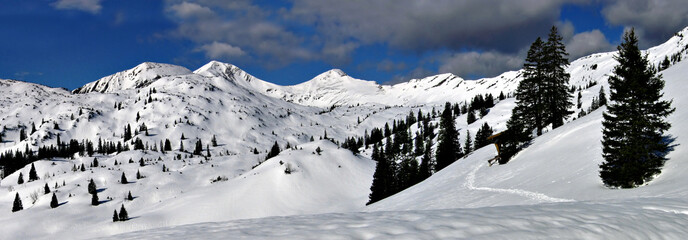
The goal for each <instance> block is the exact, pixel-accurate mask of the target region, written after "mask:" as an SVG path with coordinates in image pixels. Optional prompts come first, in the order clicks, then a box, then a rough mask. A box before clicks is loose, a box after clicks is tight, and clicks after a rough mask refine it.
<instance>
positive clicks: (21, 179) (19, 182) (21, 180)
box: [17, 172, 24, 184]
mask: <svg viewBox="0 0 688 240" xmlns="http://www.w3.org/2000/svg"><path fill="white" fill-rule="evenodd" d="M17 184H24V174H22V173H21V172H19V177H17Z"/></svg>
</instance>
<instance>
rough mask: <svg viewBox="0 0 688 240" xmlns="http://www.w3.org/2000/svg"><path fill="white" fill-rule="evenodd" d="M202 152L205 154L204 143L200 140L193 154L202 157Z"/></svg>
mask: <svg viewBox="0 0 688 240" xmlns="http://www.w3.org/2000/svg"><path fill="white" fill-rule="evenodd" d="M202 152H203V143H201V139H198V141H196V148H195V149H194V151H193V154H194V155H201V153H202Z"/></svg>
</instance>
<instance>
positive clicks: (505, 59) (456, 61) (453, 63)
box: [439, 51, 524, 77]
mask: <svg viewBox="0 0 688 240" xmlns="http://www.w3.org/2000/svg"><path fill="white" fill-rule="evenodd" d="M522 55H523V54H504V53H499V52H494V51H490V52H475V51H473V52H462V53H455V54H452V55H449V56H446V57H444V58H442V59H440V61H441V65H440V67H439V72H441V73H454V74H456V75H459V76H461V77H470V76H481V77H483V76H484V77H492V76H496V75H499V74H501V73H503V72H504V71H507V70H517V69H520V68H521V66H522V65H523V59H524V56H522Z"/></svg>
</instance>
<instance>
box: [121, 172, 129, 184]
mask: <svg viewBox="0 0 688 240" xmlns="http://www.w3.org/2000/svg"><path fill="white" fill-rule="evenodd" d="M120 182H122V184H127V183H129V181H127V175H125V174H124V172H122V180H121V181H120Z"/></svg>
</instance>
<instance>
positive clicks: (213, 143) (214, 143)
mask: <svg viewBox="0 0 688 240" xmlns="http://www.w3.org/2000/svg"><path fill="white" fill-rule="evenodd" d="M210 144H212V145H213V147H217V139H216V138H215V135H213V138H212V139H210Z"/></svg>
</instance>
